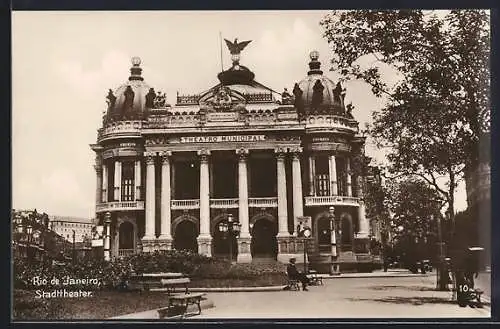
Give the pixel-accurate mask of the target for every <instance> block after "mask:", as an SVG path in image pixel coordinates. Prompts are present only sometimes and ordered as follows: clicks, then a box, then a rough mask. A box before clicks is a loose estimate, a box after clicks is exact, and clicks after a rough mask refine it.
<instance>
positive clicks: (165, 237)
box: [159, 151, 172, 250]
mask: <svg viewBox="0 0 500 329" xmlns="http://www.w3.org/2000/svg"><path fill="white" fill-rule="evenodd" d="M170 156H172V152H170V151H165V152H162V153H161V157H162V166H161V225H160V230H161V231H160V237H159V240H160V249H164V250H170V249H172V235H171V232H170V231H171V229H170V225H171V223H170V221H171V212H170V199H171V194H170V193H171V191H170Z"/></svg>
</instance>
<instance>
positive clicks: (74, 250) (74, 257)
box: [73, 230, 76, 263]
mask: <svg viewBox="0 0 500 329" xmlns="http://www.w3.org/2000/svg"><path fill="white" fill-rule="evenodd" d="M75 233H76V232H75V230H73V263H75V259H76V249H75Z"/></svg>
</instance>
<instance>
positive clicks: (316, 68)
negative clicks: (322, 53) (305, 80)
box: [307, 50, 323, 75]
mask: <svg viewBox="0 0 500 329" xmlns="http://www.w3.org/2000/svg"><path fill="white" fill-rule="evenodd" d="M309 58H310V59H311V61H310V62H309V69H310V71H309V72H307V74H308V75H313V74H323V71H321V70H320V67H321V62H320V61H318V58H319V51H317V50H313V51H311V52H310V53H309Z"/></svg>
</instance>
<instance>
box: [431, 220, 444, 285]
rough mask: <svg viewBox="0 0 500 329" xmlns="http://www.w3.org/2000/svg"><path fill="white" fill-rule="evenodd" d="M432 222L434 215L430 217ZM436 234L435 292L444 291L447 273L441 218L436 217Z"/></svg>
mask: <svg viewBox="0 0 500 329" xmlns="http://www.w3.org/2000/svg"><path fill="white" fill-rule="evenodd" d="M433 220H434V215H431V222H432V221H433ZM436 220H437V234H438V243H437V247H438V250H437V251H438V268H437V270H436V290H440V291H446V290H448V288H447V287H446V286H447V279H448V278H447V273H446V271H445V259H444V242H443V233H442V231H441V217H440V216H437V219H436Z"/></svg>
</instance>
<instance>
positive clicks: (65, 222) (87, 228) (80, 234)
mask: <svg viewBox="0 0 500 329" xmlns="http://www.w3.org/2000/svg"><path fill="white" fill-rule="evenodd" d="M92 226H93V224H92V220H91V219H89V218H80V217H68V216H49V227H50V229H51V230H52V231H54V232H56V233H57V234H59V235H60V236H62V237H63V238H64V239H66V240H67V241H70V242H73V230H74V231H75V242H83V238H84V236H87V237H89V238H90V237H91V232H92Z"/></svg>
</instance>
